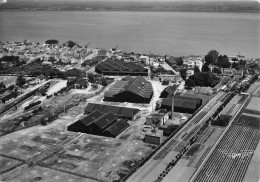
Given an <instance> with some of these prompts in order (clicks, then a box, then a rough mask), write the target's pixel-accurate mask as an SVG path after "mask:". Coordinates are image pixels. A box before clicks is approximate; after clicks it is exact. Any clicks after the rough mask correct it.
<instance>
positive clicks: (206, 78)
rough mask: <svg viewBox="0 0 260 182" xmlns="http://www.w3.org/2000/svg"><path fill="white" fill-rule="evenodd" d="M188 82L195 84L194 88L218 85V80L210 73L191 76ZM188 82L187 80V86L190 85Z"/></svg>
mask: <svg viewBox="0 0 260 182" xmlns="http://www.w3.org/2000/svg"><path fill="white" fill-rule="evenodd" d="M188 80H193V81H194V83H195V86H200V87H214V86H215V85H217V84H218V83H219V81H220V78H218V77H216V76H215V75H214V74H213V73H211V72H199V73H196V74H193V75H191V76H190V77H189V79H188ZM188 80H187V84H188V85H189V84H192V83H191V82H190V81H188ZM185 83H186V82H185Z"/></svg>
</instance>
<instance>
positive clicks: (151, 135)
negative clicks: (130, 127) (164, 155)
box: [144, 128, 163, 145]
mask: <svg viewBox="0 0 260 182" xmlns="http://www.w3.org/2000/svg"><path fill="white" fill-rule="evenodd" d="M144 142H145V143H150V144H155V145H161V143H162V142H163V131H162V130H158V129H157V128H155V129H151V130H148V131H147V132H146V133H145V137H144Z"/></svg>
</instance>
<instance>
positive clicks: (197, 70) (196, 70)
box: [193, 65, 200, 73]
mask: <svg viewBox="0 0 260 182" xmlns="http://www.w3.org/2000/svg"><path fill="white" fill-rule="evenodd" d="M193 71H194V73H199V72H200V69H199V67H198V66H196V65H195V66H194V68H193Z"/></svg>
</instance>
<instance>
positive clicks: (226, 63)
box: [217, 55, 231, 72]
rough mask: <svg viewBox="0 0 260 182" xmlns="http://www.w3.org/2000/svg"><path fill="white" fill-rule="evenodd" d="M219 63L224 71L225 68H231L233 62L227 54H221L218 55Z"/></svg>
mask: <svg viewBox="0 0 260 182" xmlns="http://www.w3.org/2000/svg"><path fill="white" fill-rule="evenodd" d="M217 65H218V66H219V68H223V72H224V68H229V67H230V66H231V63H230V62H229V59H228V57H227V56H226V55H224V56H222V55H220V56H219V57H218V61H217Z"/></svg>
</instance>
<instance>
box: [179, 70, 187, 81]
mask: <svg viewBox="0 0 260 182" xmlns="http://www.w3.org/2000/svg"><path fill="white" fill-rule="evenodd" d="M180 75H181V78H182V79H183V80H184V81H185V80H186V77H187V69H181V70H180Z"/></svg>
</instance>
